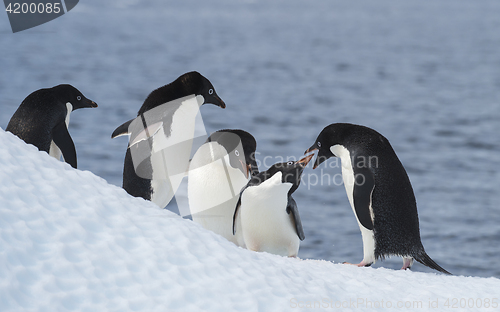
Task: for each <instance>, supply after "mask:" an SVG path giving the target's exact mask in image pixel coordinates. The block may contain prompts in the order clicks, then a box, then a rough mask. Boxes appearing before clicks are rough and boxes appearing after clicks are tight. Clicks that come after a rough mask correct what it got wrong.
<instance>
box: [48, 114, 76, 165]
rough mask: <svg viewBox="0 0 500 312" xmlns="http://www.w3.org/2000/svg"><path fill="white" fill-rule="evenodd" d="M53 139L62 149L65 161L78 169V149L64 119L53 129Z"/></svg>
mask: <svg viewBox="0 0 500 312" xmlns="http://www.w3.org/2000/svg"><path fill="white" fill-rule="evenodd" d="M52 139H53V140H54V143H55V144H56V145H57V147H58V148H59V149H60V150H61V153H62V155H63V157H64V161H65V162H67V163H68V164H70V165H71V167H73V168H75V169H76V149H75V144H74V143H73V139H71V136H70V135H69V132H68V128H66V123H65V122H64V121H62V122H60V123H59V124H58V125H57V126H55V127H54V129H53V130H52Z"/></svg>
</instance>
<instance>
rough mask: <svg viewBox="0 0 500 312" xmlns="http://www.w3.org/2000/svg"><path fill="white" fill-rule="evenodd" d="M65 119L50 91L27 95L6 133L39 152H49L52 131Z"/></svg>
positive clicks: (63, 109)
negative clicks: (11, 134)
mask: <svg viewBox="0 0 500 312" xmlns="http://www.w3.org/2000/svg"><path fill="white" fill-rule="evenodd" d="M65 118H66V108H65V106H64V103H61V102H60V101H59V100H58V99H57V98H56V97H55V96H54V95H53V93H52V92H51V90H50V89H41V90H37V91H35V92H33V93H31V94H30V95H28V96H27V97H26V98H25V99H24V101H23V102H22V103H21V105H20V106H19V108H18V109H17V110H16V112H15V113H14V115H13V116H12V118H11V119H10V121H9V124H8V125H7V128H6V131H10V132H12V133H13V134H15V135H17V136H18V137H20V138H21V139H22V140H23V141H25V142H26V143H28V144H33V145H35V146H36V147H38V149H39V150H42V151H45V152H49V149H50V143H51V141H52V129H53V128H54V127H55V126H56V125H57V124H58V123H59V122H61V121H64V119H65Z"/></svg>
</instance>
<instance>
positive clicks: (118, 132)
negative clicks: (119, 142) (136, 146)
mask: <svg viewBox="0 0 500 312" xmlns="http://www.w3.org/2000/svg"><path fill="white" fill-rule="evenodd" d="M134 120H135V118H134V119H131V120H129V121H127V122H126V123H124V124H123V125H121V126H118V128H116V129H115V131H113V134H112V135H111V138H112V139H114V138H116V137H119V136H122V135H129V134H130V132H129V131H128V127H129V126H130V124H131V123H132V121H134Z"/></svg>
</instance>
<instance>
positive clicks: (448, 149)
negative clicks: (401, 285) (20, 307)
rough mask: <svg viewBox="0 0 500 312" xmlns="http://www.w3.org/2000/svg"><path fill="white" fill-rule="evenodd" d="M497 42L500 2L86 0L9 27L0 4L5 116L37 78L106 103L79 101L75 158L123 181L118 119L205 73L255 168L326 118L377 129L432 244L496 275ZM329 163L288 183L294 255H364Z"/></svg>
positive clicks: (210, 124)
mask: <svg viewBox="0 0 500 312" xmlns="http://www.w3.org/2000/svg"><path fill="white" fill-rule="evenodd" d="M499 51H500V2H498V1H496V0H490V1H487V0H485V1H449V0H435V1H426V2H425V3H422V1H416V0H415V1H413V0H412V1H387V0H383V1H356V2H353V1H327V0H317V1H297V0H287V1H285V0H282V1H233V0H214V1H176V2H174V1H160V0H154V1H134V0H127V1H124V0H113V1H97V0H86V1H80V3H79V4H78V6H77V7H76V8H75V9H73V10H72V11H71V12H70V13H68V14H66V15H65V16H63V17H61V18H59V19H57V20H54V21H52V22H49V23H47V24H45V25H42V26H39V27H37V28H34V29H31V30H28V31H24V32H21V33H16V34H12V33H11V32H10V28H9V25H8V19H7V16H6V14H1V13H0V54H1V57H0V105H1V106H0V107H1V110H0V127H2V128H3V129H5V127H6V126H7V123H8V121H9V119H10V117H11V116H12V114H13V113H14V111H15V110H16V109H17V107H18V105H19V104H20V102H21V101H22V100H23V99H24V98H25V97H26V96H27V95H28V94H29V93H31V92H32V91H34V90H37V89H40V88H43V87H50V86H53V85H56V84H60V83H70V84H73V85H74V86H76V87H77V88H79V89H80V90H81V91H82V92H83V93H84V94H85V95H86V96H87V97H89V98H91V99H92V100H94V101H96V102H97V103H98V104H99V105H100V106H99V108H98V109H95V110H94V109H92V110H91V109H85V110H79V111H77V112H75V113H74V114H72V119H71V124H70V132H71V135H72V137H73V139H74V141H75V144H76V147H77V152H78V161H79V168H80V169H83V170H90V171H92V172H94V173H95V174H97V175H99V176H101V177H103V178H104V179H106V180H107V181H108V182H109V183H112V184H116V185H121V172H122V166H123V157H124V154H125V148H126V145H127V141H126V139H125V138H117V139H114V140H111V139H110V135H111V133H112V131H113V130H114V129H115V128H116V127H117V126H118V125H120V124H121V123H122V122H124V121H126V120H128V119H130V118H132V117H134V116H135V115H136V113H137V110H138V109H139V107H140V105H141V104H142V102H143V101H144V99H145V98H146V96H147V95H148V94H149V92H151V91H152V90H153V89H155V88H157V87H159V86H162V85H164V84H166V83H169V82H171V81H172V80H174V79H175V78H177V77H178V76H179V75H180V74H182V73H184V72H187V71H191V70H197V71H199V72H201V73H202V74H203V75H205V76H206V77H207V78H209V79H210V80H211V82H212V83H213V84H214V86H215V88H216V90H217V92H218V94H219V95H220V96H221V97H222V98H223V99H224V101H225V102H226V104H227V109H225V110H221V109H219V108H217V107H215V106H213V105H206V106H204V107H202V114H203V120H204V123H205V126H206V127H207V130H208V131H209V132H213V131H216V130H218V129H222V128H241V129H244V130H247V131H249V132H250V133H252V134H253V135H254V136H255V138H256V139H257V142H258V152H259V153H260V154H259V160H260V162H261V169H266V168H267V166H269V165H271V164H272V163H274V162H275V161H279V160H280V158H281V157H285V158H286V157H288V156H291V157H299V156H300V155H301V154H302V153H303V152H304V150H305V149H306V148H308V147H309V146H310V145H311V144H312V143H313V142H314V139H315V138H316V136H317V135H318V133H319V132H320V131H321V130H322V129H323V127H324V126H326V125H328V124H330V123H334V122H351V123H357V124H362V125H366V126H369V127H372V128H374V129H376V130H378V131H379V132H381V133H382V134H383V135H385V136H386V137H387V138H388V139H389V141H390V142H391V144H392V146H393V147H394V149H395V151H396V153H397V154H398V156H399V158H400V160H401V161H402V163H403V164H404V166H405V167H406V169H407V172H408V175H409V176H410V179H411V182H412V185H413V188H414V191H415V195H416V198H417V203H418V211H419V217H420V230H421V236H422V241H423V244H424V246H425V247H426V250H427V252H428V254H429V255H430V256H431V257H432V258H433V259H434V260H436V261H437V262H438V263H440V264H441V265H442V266H443V267H444V268H446V269H448V270H449V271H451V272H453V273H455V274H463V275H474V276H495V277H500V269H499V266H498V265H497V259H498V255H499V254H500V244H499V240H500V225H499V224H500V207H499V203H500V195H499V193H500V192H499V187H500V170H499V167H500V156H499V152H500V140H499V129H500V53H499ZM266 157H267V158H266ZM330 161H334V160H330ZM330 167H332V166H330V165H329V164H328V163H327V165H323V166H321V167H320V168H318V169H317V170H315V171H313V170H312V169H311V168H308V169H306V171H305V173H304V178H303V182H302V185H301V187H300V188H299V189H298V190H297V192H296V193H295V199H296V201H297V203H298V206H299V209H300V212H301V217H302V222H303V226H304V229H305V234H306V240H305V241H304V242H303V243H302V244H301V249H300V252H299V256H300V257H301V258H315V259H325V260H331V261H335V262H343V261H349V262H359V261H360V260H361V259H362V242H361V235H360V232H359V228H358V226H357V223H356V220H355V218H354V215H353V213H352V210H351V208H350V206H349V203H348V201H347V197H346V194H345V190H344V188H343V186H342V185H340V186H339V185H334V183H331V180H330V185H328V182H326V179H327V176H326V175H328V176H329V177H333V176H335V175H336V174H339V173H340V169H338V168H330ZM321 169H323V172H321ZM313 174H316V175H317V176H318V177H319V178H320V179H321V177H322V176H321V175H322V174H323V178H324V180H323V183H314V179H315V177H314V176H313ZM314 184H317V185H314ZM165 230H168V229H165ZM401 264H402V262H401V260H400V259H396V258H393V259H390V260H386V261H384V262H378V263H376V264H375V267H379V266H385V267H390V268H394V269H399V268H400V266H401ZM414 270H415V271H426V272H429V271H430V269H427V268H425V267H423V266H422V265H419V264H416V265H415V266H414Z"/></svg>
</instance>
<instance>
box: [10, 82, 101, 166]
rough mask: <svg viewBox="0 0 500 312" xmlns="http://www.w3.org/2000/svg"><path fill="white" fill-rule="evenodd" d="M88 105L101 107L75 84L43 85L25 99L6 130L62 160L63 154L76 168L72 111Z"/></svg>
mask: <svg viewBox="0 0 500 312" xmlns="http://www.w3.org/2000/svg"><path fill="white" fill-rule="evenodd" d="M84 107H97V104H96V103H95V102H93V101H91V100H89V99H87V98H86V97H85V96H84V95H83V94H82V93H81V92H80V91H78V90H77V89H76V88H75V87H73V86H71V85H67V84H62V85H58V86H55V87H52V88H48V89H40V90H37V91H35V92H33V93H31V94H30V95H28V96H27V97H26V98H25V99H24V101H23V102H22V103H21V105H20V106H19V108H18V109H17V111H16V112H15V113H14V115H13V116H12V118H11V119H10V121H9V124H8V125H7V128H6V131H10V132H12V133H13V134H15V135H17V136H18V137H19V138H21V139H22V140H23V141H24V142H26V143H28V144H33V145H35V146H36V147H38V149H39V150H40V151H45V152H47V153H49V155H51V156H53V157H55V158H56V159H58V160H59V159H61V154H62V156H63V157H64V161H65V162H67V163H68V164H70V165H71V166H72V167H73V168H76V167H77V162H76V149H75V144H74V143H73V140H72V139H71V136H70V135H69V132H68V125H69V114H70V113H71V112H72V111H73V110H75V109H79V108H84Z"/></svg>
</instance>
